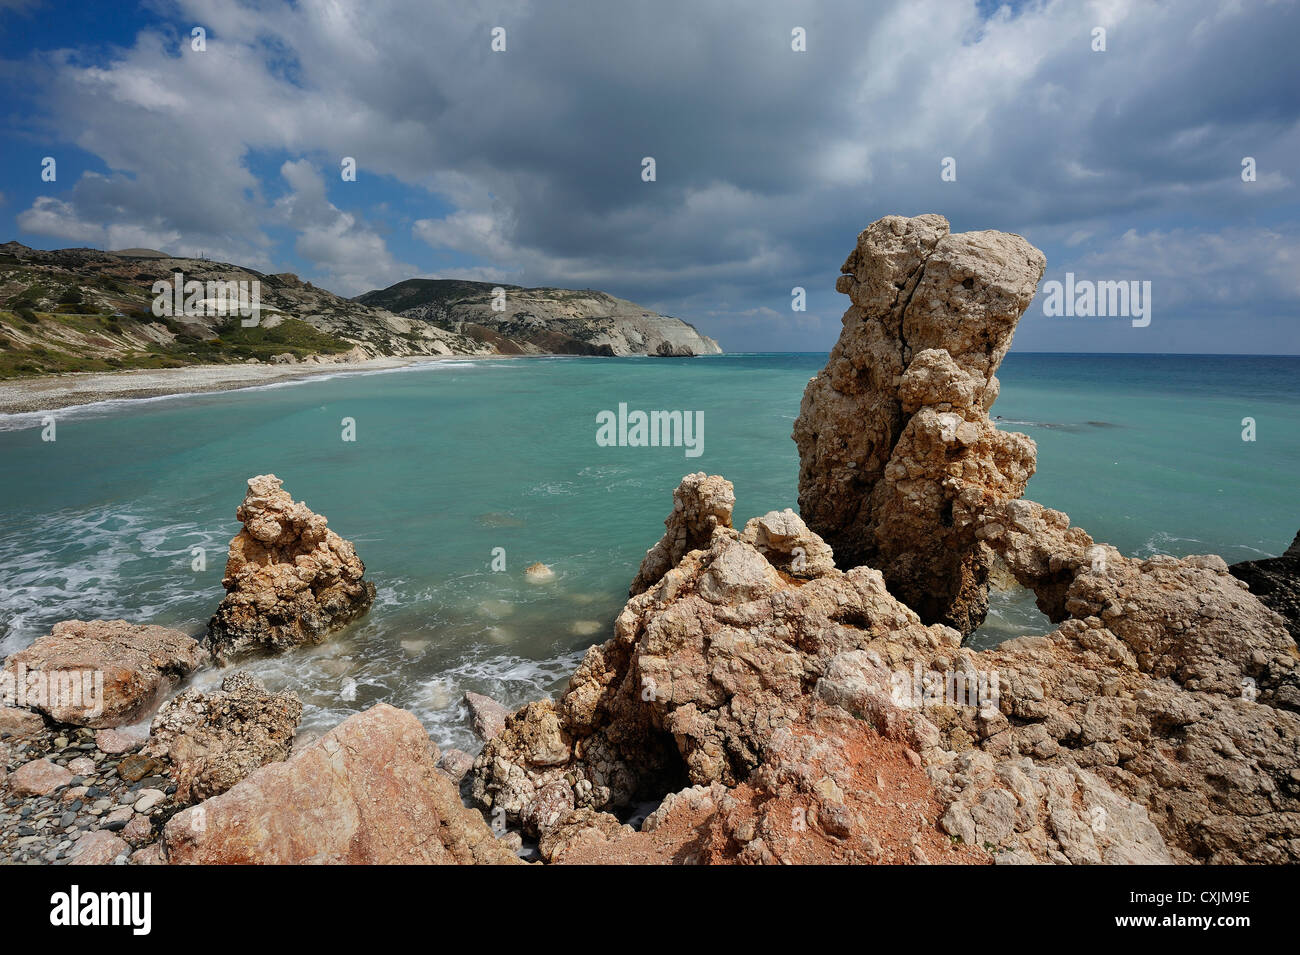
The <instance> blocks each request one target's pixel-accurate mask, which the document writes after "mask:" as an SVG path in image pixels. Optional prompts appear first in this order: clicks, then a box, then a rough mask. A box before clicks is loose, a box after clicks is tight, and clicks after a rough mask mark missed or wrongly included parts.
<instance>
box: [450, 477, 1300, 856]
mask: <svg viewBox="0 0 1300 955" xmlns="http://www.w3.org/2000/svg"><path fill="white" fill-rule="evenodd" d="M720 481H721V479H718V482H720ZM699 486H700V482H698V481H692V482H691V487H692V488H695V489H698V487H699ZM714 486H717V482H714ZM679 492H680V493H679V497H684V498H685V499H686V503H687V504H688V505H690V504H692V502H691V500H690V498H691V497H692V496H693V495H694V494H696V493H697V490H691V489H690V488H680V489H679ZM980 505H982V506H980ZM675 506H676V505H675ZM796 521H797V518H792V516H791V515H781V514H769V515H766V516H765V517H764V518H763V519H762V520H761V521H760V524H758V525H756V524H754V522H751V523H750V525H747V531H746V532H745V533H740V532H737V531H736V530H734V529H732V528H730V527H727V526H721V525H720V526H717V527H715V528H714V530H713V533H712V536H711V538H710V540H709V542H708V544H707V546H705V547H700V548H697V549H694V550H691V551H689V552H687V553H686V554H685V555H684V556H683V557H682V558H681V559H680V561H679V562H678V563H677V565H676V566H675V567H673V568H672V569H671V570H669V571H668V572H667V573H666V574H664V575H663V577H662V578H661V579H660V580H659V581H658V582H657V583H656V584H654V585H653V586H652V587H650V588H649V589H647V590H646V591H645V592H644V593H642V594H639V595H637V596H634V597H633V598H632V599H630V600H629V601H628V603H627V606H626V607H625V608H624V610H623V612H622V614H620V616H619V617H618V620H617V621H616V623H615V630H614V638H613V639H611V640H610V641H608V642H607V643H605V644H603V645H601V646H597V647H593V648H591V649H590V650H589V651H588V652H587V655H586V657H585V658H584V660H583V662H582V664H581V665H580V666H579V668H578V670H577V672H576V673H575V674H574V675H573V677H572V679H571V680H570V682H569V685H568V687H567V688H566V690H565V691H564V693H563V694H562V696H561V697H560V699H559V700H554V701H552V700H542V701H538V702H534V703H530V704H528V705H527V706H525V707H523V708H522V709H520V710H519V711H517V712H516V713H514V714H513V715H512V716H511V717H510V718H509V719H508V720H507V722H506V726H505V729H504V730H503V731H502V733H501V734H500V735H499V736H498V737H496V738H495V739H494V740H492V741H491V742H489V743H488V744H487V746H485V747H484V750H483V752H482V754H481V755H480V756H479V758H478V759H477V760H476V761H475V764H474V769H473V772H472V774H471V778H470V782H471V792H472V795H473V797H474V799H475V800H476V801H478V802H479V804H480V805H483V806H484V807H491V808H492V810H493V811H494V812H495V811H498V810H500V811H504V813H505V814H506V816H507V817H508V818H510V819H512V820H517V821H518V822H519V823H520V824H521V825H522V826H523V827H524V828H525V829H527V830H528V831H530V832H534V833H536V834H537V835H538V836H539V847H540V849H541V851H542V854H543V856H544V857H545V858H547V859H550V860H552V861H561V862H579V861H588V862H590V861H625V862H626V861H705V862H727V861H742V862H743V861H757V862H799V861H841V862H871V861H917V862H919V861H931V862H940V861H977V860H975V859H971V858H965V857H953V856H950V855H948V854H947V852H946V851H944V852H940V851H939V849H940V848H946V847H947V846H948V845H949V843H950V842H953V841H955V842H956V843H957V844H958V845H960V846H965V847H971V846H974V847H977V848H978V849H979V850H980V852H981V853H982V854H981V855H980V856H979V857H978V858H979V859H982V860H985V861H987V860H992V861H997V862H1031V861H1032V862H1056V863H1098V862H1101V863H1146V864H1150V863H1170V862H1215V863H1235V862H1264V863H1279V862H1295V861H1300V776H1297V774H1296V769H1295V767H1296V766H1298V765H1300V683H1298V675H1300V654H1297V652H1296V650H1295V646H1294V643H1293V642H1292V641H1291V639H1290V637H1289V636H1288V634H1287V633H1286V630H1285V628H1284V627H1283V625H1282V620H1281V618H1280V617H1279V616H1278V615H1277V614H1275V613H1274V612H1273V611H1271V610H1269V609H1268V608H1267V607H1265V606H1263V605H1262V604H1261V603H1260V602H1259V600H1257V599H1256V598H1255V597H1253V596H1252V595H1251V594H1250V592H1249V591H1248V590H1247V588H1246V587H1245V586H1244V585H1243V584H1242V583H1241V582H1240V581H1238V580H1237V579H1236V578H1234V577H1233V576H1232V575H1231V574H1229V573H1228V571H1227V567H1226V565H1225V564H1224V562H1223V561H1222V560H1221V559H1219V558H1217V557H1213V556H1201V557H1189V558H1185V559H1182V560H1179V559H1176V558H1172V557H1156V558H1150V559H1148V560H1134V559H1130V558H1125V557H1124V556H1123V555H1121V554H1119V553H1118V552H1117V551H1115V550H1114V548H1111V547H1107V546H1106V545H1098V544H1095V543H1094V542H1093V540H1092V538H1091V537H1090V536H1089V535H1088V534H1087V533H1086V532H1084V531H1083V530H1082V529H1079V528H1075V527H1071V526H1070V524H1069V519H1068V518H1067V517H1066V516H1065V515H1063V514H1061V513H1060V512H1056V511H1050V510H1048V509H1045V508H1042V507H1041V506H1039V505H1037V504H1034V503H1033V502H1031V501H1023V500H1011V501H1005V502H1001V503H992V504H990V503H989V502H987V501H986V500H985V499H984V498H982V497H980V496H978V495H974V494H971V495H969V496H967V497H964V498H962V499H960V500H959V501H957V502H955V504H954V524H955V525H958V526H962V527H964V528H965V529H967V530H968V532H969V533H970V534H971V535H972V536H973V537H974V538H975V539H977V540H979V541H980V542H981V544H982V545H984V546H986V547H988V548H989V550H990V552H991V553H992V554H994V555H996V556H997V557H998V558H999V559H1000V560H1002V561H1003V562H1005V564H1006V567H1007V569H1008V570H1009V571H1010V572H1011V573H1012V574H1013V575H1014V576H1015V577H1016V578H1017V580H1018V581H1019V582H1020V583H1021V584H1023V585H1024V586H1026V587H1030V588H1033V589H1035V590H1036V591H1037V592H1038V594H1039V603H1040V606H1042V607H1043V608H1044V610H1045V611H1046V612H1048V613H1049V614H1050V615H1052V616H1053V618H1054V619H1057V620H1060V621H1061V626H1060V627H1059V628H1058V629H1057V630H1055V631H1054V632H1052V633H1049V634H1046V635H1043V636H1039V637H1022V638H1019V639H1015V640H1010V641H1007V642H1005V643H1003V644H1002V645H1001V646H999V647H998V648H996V649H995V650H987V651H975V650H972V649H971V648H969V647H966V646H963V645H962V639H961V635H960V634H959V633H958V632H957V631H956V630H954V629H952V628H949V627H945V626H942V625H938V624H934V625H929V626H927V625H925V624H924V623H923V622H922V621H921V620H920V619H919V618H918V616H917V614H916V613H915V612H914V611H912V610H911V609H910V608H909V607H907V606H906V605H905V604H903V603H902V602H900V601H898V600H896V599H895V598H894V597H893V595H891V594H890V593H889V592H888V590H887V589H886V586H885V582H884V580H883V577H882V575H881V574H880V572H879V571H877V570H874V569H871V568H866V567H856V568H852V569H850V570H848V571H840V570H837V569H836V568H834V567H833V566H825V567H821V568H820V569H819V570H818V572H817V573H816V574H815V575H812V576H809V577H805V578H800V577H797V576H795V575H793V574H792V573H790V568H789V554H788V553H787V552H786V551H785V547H786V545H787V544H788V543H789V541H792V540H799V541H801V544H800V545H799V546H800V547H801V549H803V550H804V551H805V552H806V553H807V554H819V553H821V547H823V546H824V544H823V543H822V542H821V541H820V540H817V539H816V535H813V534H812V532H811V531H807V530H806V528H802V526H801V524H797V523H795V522H796ZM760 525H761V526H762V527H763V528H765V529H763V530H762V531H760V530H759V527H760ZM774 531H777V532H776V533H774ZM774 542H776V545H775V546H774ZM909 765H910V766H911V767H913V768H915V769H919V770H920V771H921V773H920V775H919V776H913V775H909V771H908V769H907V767H908V766H909ZM863 780H867V781H869V782H873V783H874V785H865V784H864V783H863ZM904 783H905V784H906V785H903V784H904ZM683 787H686V788H685V789H683ZM701 787H704V789H701ZM679 790H680V791H681V792H680V793H679ZM706 791H707V792H706ZM673 793H679V794H678V796H677V797H673V798H671V799H669V800H666V801H665V803H664V807H663V808H662V809H661V811H659V812H657V813H656V814H655V815H654V816H653V817H652V820H651V821H648V822H647V823H646V825H644V826H642V829H641V831H640V832H636V831H634V830H632V829H629V828H628V827H625V826H623V825H621V823H620V822H619V820H618V818H617V817H616V816H615V815H613V813H617V812H620V811H626V810H627V809H629V808H630V807H632V806H634V805H636V804H637V803H639V802H641V801H643V800H649V799H655V798H662V797H663V796H664V795H665V794H673ZM702 793H703V794H705V795H702ZM900 801H901V802H902V803H903V804H906V805H911V806H912V807H913V808H914V809H915V812H914V813H911V814H905V815H904V816H903V817H898V818H895V817H894V816H891V815H890V814H888V813H886V812H883V811H882V806H889V805H891V804H893V805H897V804H898V803H899V802H900ZM905 824H906V825H905ZM661 826H662V827H663V828H662V829H660V827H661ZM900 827H901V828H900ZM692 832H693V833H694V836H693V837H692V835H691V833H692ZM900 833H901V835H902V836H903V837H905V838H904V839H903V841H902V842H900V841H899V838H900ZM936 834H938V835H939V836H940V837H941V838H940V840H939V841H938V842H935V841H934V837H935V835H936ZM936 847H938V848H936ZM912 849H915V850H916V851H915V852H912V851H911V850H912Z"/></svg>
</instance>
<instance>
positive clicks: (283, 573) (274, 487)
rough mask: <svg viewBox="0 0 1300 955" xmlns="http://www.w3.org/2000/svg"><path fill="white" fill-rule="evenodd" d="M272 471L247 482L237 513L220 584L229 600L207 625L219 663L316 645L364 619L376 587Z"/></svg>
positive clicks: (344, 544)
mask: <svg viewBox="0 0 1300 955" xmlns="http://www.w3.org/2000/svg"><path fill="white" fill-rule="evenodd" d="M282 483H283V482H282V481H281V480H280V479H279V478H277V477H276V476H275V475H274V474H262V475H259V476H257V477H253V478H249V480H248V492H247V493H246V494H245V495H244V501H243V503H242V504H240V506H239V508H238V510H237V511H236V512H235V516H236V517H237V518H238V519H239V520H240V521H241V522H242V523H243V525H244V527H243V530H241V531H240V532H239V533H238V534H237V535H235V537H234V539H233V540H232V541H231V542H230V556H229V559H228V560H227V562H226V574H225V577H224V578H223V579H222V581H221V584H222V586H223V587H225V588H226V596H225V598H224V599H223V600H222V601H221V604H220V605H219V606H218V607H217V612H216V614H215V615H214V616H213V618H212V620H211V622H210V623H209V624H208V638H209V640H210V641H211V644H212V647H213V650H214V652H215V653H216V655H217V657H218V659H219V660H221V661H222V662H225V661H228V660H230V659H233V658H236V657H238V656H240V655H243V654H246V653H249V652H252V651H257V650H263V651H276V652H279V651H283V650H287V649H289V648H291V647H295V646H301V645H304V644H316V643H320V642H321V641H322V640H323V639H324V638H325V637H326V636H327V635H328V634H329V633H331V632H333V631H334V630H337V629H339V628H340V627H342V626H344V625H345V624H347V623H349V622H351V621H352V620H355V619H356V618H357V617H359V616H361V615H362V614H364V613H365V612H366V611H367V610H368V609H369V608H370V604H371V602H372V601H373V600H374V597H375V586H374V584H372V583H370V582H369V581H367V580H365V579H363V578H364V574H365V570H366V568H365V565H364V564H362V562H361V559H360V558H359V557H358V556H357V553H356V550H355V549H354V548H353V546H352V544H351V543H349V542H348V541H346V540H344V539H343V538H341V537H339V536H338V535H337V534H335V533H334V532H333V531H332V530H330V529H329V528H328V527H327V526H326V520H325V517H324V516H323V515H320V514H316V513H314V512H313V511H312V510H311V509H310V508H308V507H307V505H306V504H305V503H303V502H299V501H295V500H294V499H293V498H292V497H290V496H289V494H288V492H286V491H284V490H283V489H282V488H281V484H282Z"/></svg>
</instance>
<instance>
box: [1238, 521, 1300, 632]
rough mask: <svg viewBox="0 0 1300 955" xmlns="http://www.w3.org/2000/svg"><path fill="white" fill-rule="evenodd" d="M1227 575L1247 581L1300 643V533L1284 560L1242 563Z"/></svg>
mask: <svg viewBox="0 0 1300 955" xmlns="http://www.w3.org/2000/svg"><path fill="white" fill-rule="evenodd" d="M1228 572H1229V573H1231V574H1232V576H1234V577H1236V578H1237V579H1238V580H1244V581H1245V582H1246V585H1247V586H1249V587H1250V592H1251V593H1252V594H1254V595H1255V596H1256V597H1258V598H1259V599H1260V602H1261V603H1263V604H1264V606H1266V607H1268V608H1269V609H1271V610H1276V611H1277V612H1278V613H1280V614H1281V615H1282V617H1283V619H1285V620H1286V628H1287V630H1288V631H1289V632H1290V633H1291V639H1292V640H1295V641H1296V642H1297V643H1300V533H1297V534H1296V536H1295V540H1293V541H1292V542H1291V546H1290V547H1288V548H1287V549H1286V552H1285V553H1284V554H1282V556H1280V557H1269V558H1266V559H1264V560H1247V561H1242V562H1241V563H1239V564H1233V565H1231V566H1230V567H1229V568H1228Z"/></svg>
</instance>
